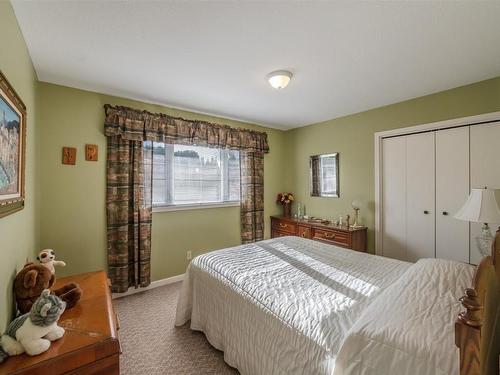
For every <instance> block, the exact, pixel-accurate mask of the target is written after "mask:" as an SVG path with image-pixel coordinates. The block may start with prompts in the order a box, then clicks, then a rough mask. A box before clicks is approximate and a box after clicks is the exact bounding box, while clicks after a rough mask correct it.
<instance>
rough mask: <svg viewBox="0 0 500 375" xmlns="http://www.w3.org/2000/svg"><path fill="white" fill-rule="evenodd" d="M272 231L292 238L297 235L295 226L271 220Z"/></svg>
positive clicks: (282, 221)
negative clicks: (285, 233) (286, 234)
mask: <svg viewBox="0 0 500 375" xmlns="http://www.w3.org/2000/svg"><path fill="white" fill-rule="evenodd" d="M272 229H273V230H277V231H280V232H288V235H289V236H290V235H291V236H294V235H295V234H296V233H297V225H296V224H295V223H291V222H288V221H284V220H275V219H273V221H272Z"/></svg>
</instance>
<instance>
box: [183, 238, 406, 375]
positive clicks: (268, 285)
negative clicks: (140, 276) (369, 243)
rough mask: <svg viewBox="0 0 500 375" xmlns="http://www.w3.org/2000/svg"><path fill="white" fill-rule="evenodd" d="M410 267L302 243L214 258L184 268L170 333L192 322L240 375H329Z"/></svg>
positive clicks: (259, 246)
mask: <svg viewBox="0 0 500 375" xmlns="http://www.w3.org/2000/svg"><path fill="white" fill-rule="evenodd" d="M410 266H411V264H410V263H406V262H402V261H398V260H394V259H390V258H383V257H379V256H375V255H370V254H365V253H359V252H355V251H352V250H347V249H342V248H339V247H335V246H331V245H326V244H323V243H320V242H316V241H311V240H307V239H303V238H300V237H280V238H276V239H271V240H266V241H261V242H258V243H253V244H248V245H242V246H237V247H233V248H228V249H223V250H218V251H214V252H211V253H207V254H204V255H202V256H199V257H196V258H195V259H193V261H192V262H191V263H190V265H189V266H188V269H187V271H186V276H185V280H184V282H183V286H182V290H181V294H180V296H179V302H178V305H177V315H176V325H178V326H179V325H183V324H185V323H186V322H188V321H189V320H190V321H191V323H190V324H191V328H192V329H193V330H199V331H203V332H204V333H205V335H206V337H207V339H208V341H209V342H210V343H211V344H212V345H213V346H214V347H216V348H217V349H219V350H222V351H224V360H225V361H226V362H227V363H228V364H229V365H231V366H233V367H236V368H238V370H239V371H240V373H242V374H244V375H246V374H266V375H268V374H275V375H279V374H328V375H331V374H332V373H333V371H334V369H335V363H336V359H337V355H338V353H339V351H340V349H341V347H342V345H343V343H344V341H345V340H346V339H347V337H348V335H349V333H350V332H351V330H352V327H353V325H354V324H355V323H356V322H357V321H358V320H359V319H360V318H361V317H362V314H363V313H364V312H365V310H366V309H367V308H368V307H369V306H370V305H371V304H372V303H373V302H374V301H375V300H376V299H377V297H378V296H379V295H380V294H381V293H383V292H384V291H385V290H387V289H388V288H389V287H390V286H391V285H392V284H395V283H396V282H397V281H398V280H399V279H400V278H401V277H402V275H403V274H405V272H406V271H407V270H408V269H409V268H410ZM350 354H352V353H351V352H346V357H345V358H347V357H349V355H350ZM356 374H357V373H356Z"/></svg>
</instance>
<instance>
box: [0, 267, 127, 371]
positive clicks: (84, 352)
mask: <svg viewBox="0 0 500 375" xmlns="http://www.w3.org/2000/svg"><path fill="white" fill-rule="evenodd" d="M69 282H75V283H78V284H79V285H80V287H81V288H82V290H83V295H82V298H81V299H80V301H79V302H78V304H77V305H76V306H75V307H73V308H72V309H69V310H67V311H65V312H64V313H63V315H62V316H61V319H59V325H60V326H62V327H64V328H65V329H66V333H65V334H64V336H63V337H62V338H61V339H59V340H57V341H54V342H52V345H51V346H50V349H49V350H48V351H46V352H45V353H43V354H40V355H38V356H34V357H30V356H28V355H26V354H22V355H18V356H14V357H10V358H7V360H6V361H5V362H4V363H2V364H0V374H1V375H3V374H26V375H27V374H30V375H57V374H79V375H80V374H83V375H90V374H92V375H96V374H102V375H104V374H106V375H107V374H110V375H111V374H116V375H118V374H119V373H120V366H119V355H120V344H119V341H118V332H117V331H118V329H119V326H118V318H117V316H116V315H115V313H114V311H113V305H112V303H111V292H110V289H109V284H108V278H107V276H106V273H105V272H103V271H99V272H92V273H84V274H81V275H77V276H71V277H65V278H61V279H59V280H57V282H56V285H55V288H57V287H60V286H62V285H64V284H67V283H69Z"/></svg>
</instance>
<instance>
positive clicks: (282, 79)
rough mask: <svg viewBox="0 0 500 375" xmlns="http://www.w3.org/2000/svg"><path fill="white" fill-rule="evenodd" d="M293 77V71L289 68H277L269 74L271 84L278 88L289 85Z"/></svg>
mask: <svg viewBox="0 0 500 375" xmlns="http://www.w3.org/2000/svg"><path fill="white" fill-rule="evenodd" d="M291 79H292V73H291V72H289V71H288V70H275V71H274V72H271V73H269V74H268V75H267V80H268V81H269V84H270V85H271V86H272V87H273V88H275V89H277V90H279V89H284V88H285V87H287V86H288V84H289V83H290V80H291Z"/></svg>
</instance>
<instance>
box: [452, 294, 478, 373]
mask: <svg viewBox="0 0 500 375" xmlns="http://www.w3.org/2000/svg"><path fill="white" fill-rule="evenodd" d="M460 302H461V303H462V306H463V307H465V311H463V312H461V313H460V314H459V315H458V319H457V321H456V322H455V345H456V346H458V348H459V349H460V375H479V371H480V368H481V366H480V365H481V364H480V358H479V350H480V345H481V324H482V316H481V315H482V309H483V307H482V306H481V304H480V303H479V298H478V294H477V292H476V290H475V289H473V288H467V289H466V290H465V296H463V297H462V298H460Z"/></svg>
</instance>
